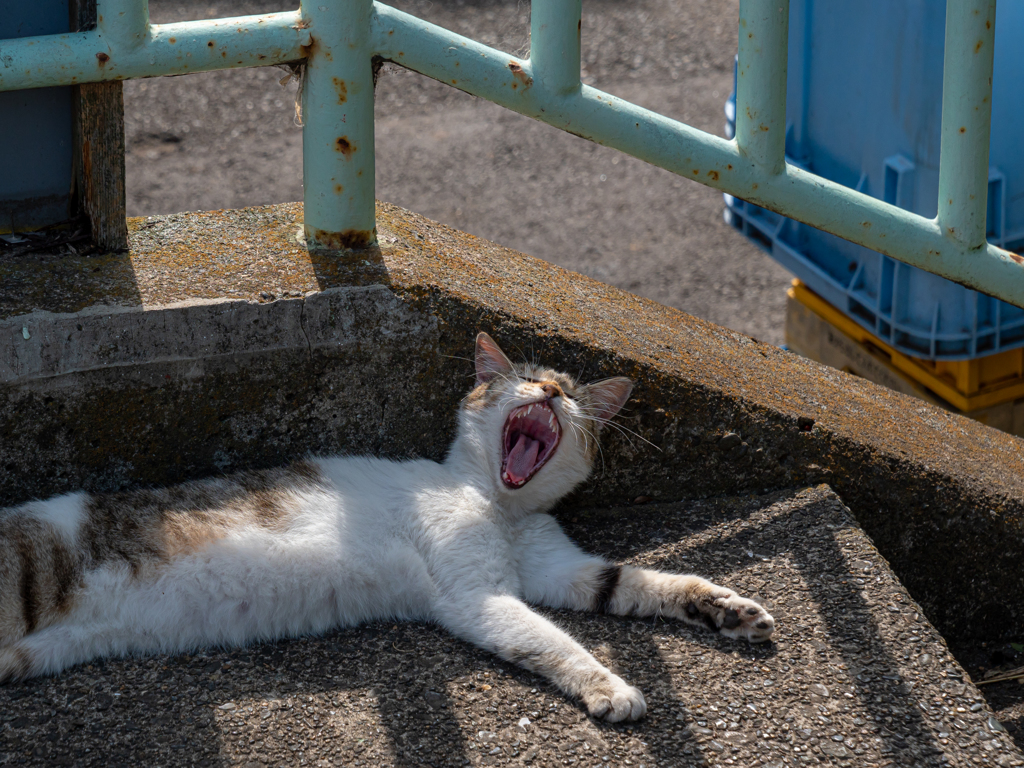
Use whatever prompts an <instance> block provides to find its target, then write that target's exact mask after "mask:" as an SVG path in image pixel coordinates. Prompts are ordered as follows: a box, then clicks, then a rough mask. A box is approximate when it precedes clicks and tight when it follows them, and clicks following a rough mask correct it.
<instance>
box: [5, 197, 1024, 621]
mask: <svg viewBox="0 0 1024 768" xmlns="http://www.w3.org/2000/svg"><path fill="white" fill-rule="evenodd" d="M300 223H301V206H298V205H283V206H272V207H267V208H257V209H245V210H240V211H214V212H207V213H198V214H181V215H175V216H168V217H161V218H154V219H147V220H133V221H132V222H131V223H130V237H131V243H132V250H131V252H130V253H129V254H126V255H124V256H108V257H102V258H100V259H88V258H83V259H75V258H68V257H64V258H56V257H35V258H29V257H24V258H22V259H20V260H18V261H15V262H4V263H3V264H0V286H3V288H2V289H0V290H2V291H3V293H2V295H0V339H2V340H3V342H2V344H0V377H2V382H3V383H2V385H0V386H2V389H0V393H2V394H0V434H3V435H5V436H7V437H5V439H4V441H3V442H2V444H0V467H2V468H3V470H4V471H3V473H2V475H0V503H13V502H16V501H20V500H22V499H25V498H29V497H32V496H43V495H49V494H52V493H56V492H59V491H64V490H69V489H72V488H78V487H86V488H89V489H94V490H110V489H114V488H118V487H122V486H124V485H128V484H138V483H166V482H174V481H178V480H181V479H185V478H188V477H194V476H197V475H202V474H208V473H212V472H220V471H228V470H230V469H233V468H238V467H241V466H262V465H268V464H273V463H278V462H281V461H283V460H286V459H287V458H289V457H292V456H294V455H296V454H302V453H305V452H307V451H339V450H345V451H372V452H376V453H379V454H383V455H391V456H408V455H419V456H431V457H434V458H439V457H440V456H442V455H443V452H444V450H445V447H446V445H447V443H448V441H449V439H450V435H451V430H452V427H453V424H454V422H453V413H454V409H455V407H456V405H457V402H458V400H459V398H460V397H461V395H462V394H463V393H464V391H465V390H466V388H467V384H468V381H469V378H468V375H469V374H470V370H471V369H470V366H469V364H468V363H467V362H465V361H464V360H463V359H460V358H464V357H466V356H468V355H469V353H470V351H471V349H472V338H473V335H474V334H475V332H476V330H477V329H478V328H484V329H487V330H489V331H490V332H492V333H493V335H494V336H495V338H497V339H498V340H499V341H500V342H501V343H502V344H503V345H504V346H505V347H506V349H508V350H509V351H510V352H513V353H514V352H515V351H516V350H518V351H519V352H520V353H522V354H525V355H532V356H537V357H539V358H542V359H544V360H547V361H551V362H552V363H556V364H559V365H561V366H562V367H564V368H565V369H567V370H569V371H572V372H582V374H583V376H584V377H585V378H597V377H600V376H605V375H609V374H613V373H616V374H617V373H621V374H626V375H629V376H631V377H633V378H634V380H635V381H636V382H637V389H636V394H635V396H634V399H633V400H632V402H631V406H630V408H629V410H628V411H627V412H626V413H625V414H624V418H623V419H622V422H623V424H624V425H626V426H628V427H629V428H630V429H632V430H634V431H635V432H637V433H638V434H639V435H641V436H642V437H643V438H644V439H645V440H648V441H650V443H652V444H653V445H648V444H646V443H645V442H643V441H640V440H637V439H636V438H632V439H631V441H630V440H628V439H626V438H625V437H622V436H619V435H612V436H611V437H610V439H609V440H608V443H607V445H606V448H605V451H604V456H605V462H604V466H603V468H602V470H601V471H600V472H599V473H598V474H597V476H596V477H595V478H594V479H593V481H592V482H591V483H590V484H589V485H588V486H587V487H586V488H584V489H582V490H581V491H580V492H579V493H578V494H577V496H576V497H575V498H574V499H571V500H569V502H568V503H567V504H566V506H565V509H566V511H567V512H568V511H571V510H573V509H581V508H584V507H590V506H594V505H595V504H596V503H598V502H601V503H620V504H621V503H628V502H631V501H633V500H635V499H637V498H638V497H648V498H652V499H656V500H673V499H681V498H693V497H704V496H711V495H716V494H723V493H742V492H761V491H763V490H765V489H771V488H781V487H787V486H791V485H793V484H800V483H812V482H820V481H827V482H829V483H830V484H831V485H832V486H833V487H834V488H835V489H836V490H837V492H839V494H840V495H841V496H842V497H843V499H844V501H845V502H846V503H847V504H849V506H850V508H851V509H852V510H853V511H854V513H855V514H856V515H857V518H858V520H859V521H860V523H861V524H862V525H863V526H864V528H865V530H866V531H867V532H868V533H869V534H870V535H871V536H872V537H873V539H874V540H875V542H876V544H877V545H878V547H879V549H880V550H881V552H882V553H883V555H885V556H886V557H888V558H889V559H890V560H891V561H892V562H893V563H894V567H895V570H896V572H897V574H898V575H899V576H900V578H901V579H903V581H904V583H905V584H906V585H907V587H908V589H909V590H910V591H911V593H912V594H913V595H914V596H915V598H916V599H918V600H919V601H920V602H921V603H922V605H923V606H924V608H925V610H926V611H927V613H928V616H929V618H931V619H932V620H933V621H934V622H935V623H936V625H937V626H939V627H940V628H941V629H942V630H943V631H944V632H946V633H948V634H949V635H950V636H966V635H970V634H972V633H974V634H982V635H986V636H995V635H1000V634H1007V633H1017V634H1020V633H1022V632H1024V609H1022V608H1021V606H1024V570H1022V569H1021V568H1020V567H1019V563H1020V557H1021V554H1022V550H1024V540H1022V528H1024V462H1022V459H1021V455H1020V445H1021V444H1020V442H1019V441H1018V440H1017V439H1016V438H1012V437H1010V436H1008V435H1005V434H1002V433H999V432H996V431H994V430H991V429H988V428H986V427H983V426H981V425H979V424H977V423H974V422H971V421H969V420H967V419H964V418H961V417H958V416H954V415H952V414H948V413H945V412H943V411H941V410H938V409H936V408H933V407H930V406H927V405H925V404H923V403H921V402H920V401H917V400H914V399H912V398H909V397H907V396H905V395H900V394H898V393H894V392H890V391H888V390H884V389H882V388H879V387H877V386H875V385H872V384H870V383H868V382H866V381H863V380H860V379H856V378H854V377H851V376H847V375H845V374H843V373H840V372H837V371H834V370H831V369H827V368H824V367H822V366H820V365H817V364H815V363H812V362H810V361H808V360H804V359H801V358H798V357H796V356H794V355H791V354H788V353H785V352H782V351H781V350H778V349H776V348H774V347H771V346H768V345H764V344H761V343H758V342H757V341H755V340H753V339H750V338H748V337H745V336H742V335H740V334H737V333H733V332H730V331H728V330H725V329H722V328H719V327H717V326H713V325H711V324H709V323H705V322H702V321H700V320H697V319H695V318H692V317H690V316H688V315H686V314H684V313H682V312H678V311H675V310H672V309H669V308H666V307H663V306H661V305H658V304H655V303H654V302H650V301H646V300H644V299H641V298H638V297H636V296H633V295H631V294H627V293H624V292H622V291H619V290H617V289H615V288H612V287H609V286H606V285H603V284H601V283H597V282H595V281H593V280H590V279H587V278H585V277H582V276H580V275H577V274H573V273H569V272H566V271H564V270H561V269H558V268H556V267H553V266H551V265H548V264H546V263H544V262H540V261H538V260H535V259H532V258H529V257H526V256H523V255H522V254H519V253H515V252H513V251H510V250H508V249H505V248H501V247H500V246H497V245H494V244H492V243H489V242H486V241H483V240H480V239H478V238H474V237H471V236H468V235H465V234H463V233H460V232H457V231H454V230H451V229H449V228H446V227H443V226H440V225H438V224H435V223H433V222H430V221H428V220H426V219H423V218H421V217H418V216H415V215H414V214H410V213H408V212H406V211H402V210H400V209H397V208H394V207H392V206H388V205H383V204H382V205H380V206H379V209H378V225H379V232H380V241H381V246H380V248H379V249H374V250H372V251H367V252H359V253H348V254H344V255H341V256H338V255H330V254H318V253H310V252H308V251H307V250H306V249H305V247H304V246H302V245H301V244H300V243H299V242H298V241H297V240H296V233H297V232H298V230H299V227H300ZM26 333H27V334H28V337H29V338H27V339H26V338H24V336H25V334H26ZM729 433H734V434H736V435H737V436H738V437H739V439H740V441H741V442H739V443H738V444H737V445H733V443H734V442H735V441H736V438H733V437H728V438H726V437H725V436H726V435H727V434H729ZM638 512H639V510H638Z"/></svg>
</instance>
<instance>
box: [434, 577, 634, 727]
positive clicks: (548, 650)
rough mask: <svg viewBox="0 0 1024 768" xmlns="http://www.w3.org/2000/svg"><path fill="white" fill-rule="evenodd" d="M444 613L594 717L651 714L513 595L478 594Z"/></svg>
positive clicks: (463, 632)
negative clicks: (551, 685)
mask: <svg viewBox="0 0 1024 768" xmlns="http://www.w3.org/2000/svg"><path fill="white" fill-rule="evenodd" d="M440 613H441V616H439V618H440V620H441V623H442V624H443V625H444V626H445V627H446V628H447V629H448V630H449V631H450V632H452V633H453V634H455V635H457V636H459V637H461V638H463V639H465V640H468V641H470V642H472V643H473V644H475V645H478V646H480V647H482V648H486V649H487V650H489V651H493V652H494V653H496V654H498V655H499V656H501V658H503V659H505V660H507V661H511V662H514V663H516V664H519V665H520V666H523V667H525V668H526V669H529V670H530V671H531V672H536V673H537V674H539V675H543V676H544V677H546V678H548V679H549V680H551V682H553V683H554V684H555V685H557V686H558V687H559V688H560V689H562V690H563V691H564V692H565V693H567V694H569V695H570V696H574V697H576V698H578V699H579V700H580V701H582V702H583V704H584V705H585V706H586V708H587V711H588V712H589V713H590V715H591V716H592V717H596V718H601V719H604V720H608V721H610V722H613V723H614V722H619V721H621V720H638V719H639V718H641V717H643V716H644V714H646V712H647V702H646V701H644V696H643V694H642V693H640V691H639V690H638V689H636V688H634V687H633V686H631V685H629V684H628V683H627V682H626V681H625V680H623V679H622V678H621V677H619V676H618V675H615V674H612V672H611V671H609V670H608V669H607V668H606V667H604V666H603V665H602V664H601V663H600V662H599V661H598V660H597V659H595V658H594V657H593V656H591V655H590V654H589V653H587V651H586V649H584V648H583V646H581V645H580V644H579V643H577V642H576V641H575V640H573V639H572V638H571V637H569V635H567V634H566V633H565V632H563V631H562V630H560V629H559V628H558V627H556V626H555V625H554V624H552V623H551V622H550V621H548V620H547V619H545V618H544V617H543V616H540V615H539V614H537V613H535V612H534V611H532V610H530V608H529V606H527V605H526V604H524V603H523V602H521V601H519V600H517V599H516V598H514V597H512V596H510V595H493V594H490V595H478V596H475V597H473V598H470V601H469V603H468V604H467V603H466V602H463V601H461V600H460V604H459V605H458V606H454V607H451V608H450V609H448V610H442V611H441V612H440Z"/></svg>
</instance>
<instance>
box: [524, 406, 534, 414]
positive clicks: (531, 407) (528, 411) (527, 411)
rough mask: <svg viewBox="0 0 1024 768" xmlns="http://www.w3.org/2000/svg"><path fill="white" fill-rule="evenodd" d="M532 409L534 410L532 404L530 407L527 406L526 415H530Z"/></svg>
mask: <svg viewBox="0 0 1024 768" xmlns="http://www.w3.org/2000/svg"><path fill="white" fill-rule="evenodd" d="M532 410H533V406H532V405H531V406H530V407H529V408H527V409H526V415H527V416H529V415H530V412H531V411H532Z"/></svg>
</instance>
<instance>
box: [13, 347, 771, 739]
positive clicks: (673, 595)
mask: <svg viewBox="0 0 1024 768" xmlns="http://www.w3.org/2000/svg"><path fill="white" fill-rule="evenodd" d="M632 387H633V385H632V382H630V380H629V379H626V378H621V377H617V378H611V379H606V380H603V381H598V382H595V383H592V384H587V385H581V384H579V383H577V382H576V381H575V380H573V379H572V378H571V377H570V376H567V375H566V374H564V373H559V372H556V371H554V370H550V369H545V368H540V367H537V366H534V365H525V364H524V365H514V364H512V363H511V362H510V361H509V359H508V358H507V357H506V356H505V354H504V353H503V352H502V351H501V349H499V347H498V345H497V344H496V343H495V342H494V341H493V340H492V339H491V338H490V337H489V336H488V335H487V334H486V333H480V334H479V336H478V337H477V340H476V383H475V385H474V388H473V389H472V391H471V392H470V393H469V394H468V395H467V396H466V397H465V398H464V400H463V401H462V405H461V408H460V411H459V418H458V430H457V434H456V437H455V440H454V442H453V444H452V446H451V449H450V451H449V453H448V455H447V457H446V459H445V460H444V462H443V463H440V464H439V463H437V462H434V461H430V460H426V459H420V460H411V461H388V460H384V459H377V458H366V457H346V456H333V457H319V458H309V459H306V460H302V461H298V462H296V463H294V464H292V465H291V466H289V467H286V468H281V469H271V470H262V471H248V472H241V473H238V474H235V475H231V476H228V477H223V478H218V479H208V480H200V481H195V482H190V483H184V484H182V485H177V486H172V487H169V488H165V489H144V490H135V491H128V492H123V493H114V494H107V495H89V494H85V493H72V494H68V495H64V496H59V497H56V498H53V499H50V500H48V501H33V502H30V503H27V504H23V505H21V506H19V507H14V508H11V509H7V510H4V511H2V512H0V682H7V681H14V680H21V679H24V678H28V677H32V676H35V675H41V674H47V673H55V672H59V671H60V670H62V669H65V668H67V667H69V666H71V665H73V664H78V663H81V662H85V661H88V660H90V659H93V658H96V657H100V656H111V655H125V654H130V653H175V652H183V651H187V650H191V649H194V648H196V647H200V646H210V645H219V646H236V645H241V644H244V643H251V642H254V641H259V640H270V639H275V638H283V637H294V636H296V635H301V634H304V633H321V632H325V631H327V630H329V629H331V628H334V627H345V626H353V625H356V624H358V623H360V622H365V621H370V620H376V619H385V618H386V619H388V620H393V619H399V620H419V621H431V622H435V623H437V624H439V625H441V626H443V627H445V628H446V629H447V630H448V631H449V632H451V633H452V634H454V635H456V636H458V637H460V638H463V639H464V640H467V641H469V642H471V643H473V644H475V645H477V646H479V647H481V648H484V649H487V650H489V651H492V652H494V653H496V654H497V655H498V656H500V657H501V658H503V659H506V660H508V661H510V662H514V663H516V664H520V665H522V666H523V667H525V668H526V669H528V670H531V671H533V672H535V673H537V674H539V675H543V676H545V677H547V678H548V679H550V680H551V681H552V682H553V683H554V684H555V685H557V686H558V687H559V688H560V689H561V690H562V691H564V692H565V693H566V694H568V695H570V696H572V697H575V698H577V699H578V700H580V701H581V702H582V703H583V705H584V706H585V707H586V709H587V711H588V712H589V713H590V715H591V716H593V717H594V718H602V719H605V720H609V721H622V720H636V719H638V718H640V717H643V715H644V714H645V712H646V709H647V705H646V702H645V701H644V697H643V694H642V693H641V692H640V691H639V690H637V689H636V688H634V687H632V686H630V685H629V684H628V683H626V682H625V681H624V680H623V679H622V678H620V677H618V676H617V675H615V674H613V673H612V672H611V671H609V670H608V669H607V668H605V667H604V666H602V665H601V664H600V663H599V662H598V661H597V660H596V659H595V658H594V657H593V656H591V655H590V654H589V653H588V652H587V651H586V650H585V649H584V648H583V647H582V646H580V645H579V644H578V643H577V642H575V641H574V640H573V639H572V638H571V637H569V635H567V634H566V633H565V632H563V631H562V630H560V629H559V628H557V627H556V626H555V625H554V624H552V623H551V622H550V621H548V620H547V619H546V618H544V617H543V616H541V615H540V614H539V613H536V612H535V611H534V610H532V609H531V608H530V607H529V605H530V604H535V605H541V606H548V607H552V608H569V609H575V610H582V611H598V612H605V613H610V614H617V615H634V616H652V615H660V616H664V617H672V618H675V619H679V620H681V621H683V622H686V623H688V624H697V625H706V626H708V627H710V628H711V629H712V630H715V631H718V632H720V633H722V634H723V635H725V636H727V637H731V638H746V639H747V640H749V641H751V642H761V641H765V640H768V639H769V638H770V637H771V634H772V631H773V629H774V620H773V619H772V617H771V616H770V615H769V614H768V613H767V612H766V611H765V610H764V609H763V608H762V607H761V606H760V605H758V604H757V603H755V602H753V601H751V600H747V599H744V598H742V597H739V596H738V595H737V594H736V593H735V592H733V591H732V590H729V589H726V588H724V587H720V586H717V585H715V584H712V583H711V582H709V581H706V580H705V579H702V578H700V577H697V576H683V575H673V574H667V573H660V572H656V571H651V570H645V569H641V568H634V567H631V566H628V565H616V564H614V563H610V562H608V561H606V560H603V559H602V558H600V557H595V556H592V555H588V554H585V553H583V552H582V551H581V550H580V549H579V548H578V547H577V546H576V545H575V544H574V543H573V542H572V541H571V540H570V539H569V538H568V537H567V536H566V535H565V534H564V533H563V532H562V530H561V528H560V527H559V525H558V523H557V522H556V521H555V519H554V518H553V517H551V516H550V515H548V514H545V512H546V510H548V509H550V508H551V507H552V506H553V505H554V504H555V503H556V502H557V501H558V500H559V499H560V498H562V497H563V496H564V495H565V494H567V493H568V492H569V491H570V490H572V488H574V487H575V486H577V485H578V484H579V483H581V482H583V481H584V480H585V479H586V478H587V476H588V475H589V473H590V471H591V468H592V466H593V464H594V459H595V455H596V453H597V450H598V437H599V435H600V433H601V431H602V428H603V427H604V426H605V425H606V424H607V423H608V421H609V420H610V419H611V418H612V417H613V416H615V414H616V413H617V412H618V411H619V409H620V408H621V407H622V406H623V404H624V403H625V402H626V399H627V398H628V397H629V394H630V392H631V391H632Z"/></svg>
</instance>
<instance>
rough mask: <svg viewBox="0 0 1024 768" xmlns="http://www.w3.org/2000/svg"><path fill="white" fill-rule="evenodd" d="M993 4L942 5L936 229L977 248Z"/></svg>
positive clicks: (988, 123) (984, 188)
mask: <svg viewBox="0 0 1024 768" xmlns="http://www.w3.org/2000/svg"><path fill="white" fill-rule="evenodd" d="M995 28H996V0H947V3H946V51H945V58H944V61H943V70H942V139H941V145H940V149H939V208H938V210H939V216H938V220H939V225H940V226H941V227H942V232H943V234H945V235H946V236H947V237H951V238H953V239H954V240H956V241H958V242H960V243H962V244H963V245H966V246H967V247H969V248H979V247H981V246H982V245H984V243H985V215H986V212H987V210H988V205H987V201H988V148H989V134H990V132H991V129H992V60H993V52H994V48H995V45H994V44H995V32H996V29H995Z"/></svg>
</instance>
